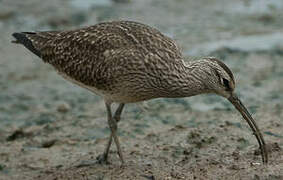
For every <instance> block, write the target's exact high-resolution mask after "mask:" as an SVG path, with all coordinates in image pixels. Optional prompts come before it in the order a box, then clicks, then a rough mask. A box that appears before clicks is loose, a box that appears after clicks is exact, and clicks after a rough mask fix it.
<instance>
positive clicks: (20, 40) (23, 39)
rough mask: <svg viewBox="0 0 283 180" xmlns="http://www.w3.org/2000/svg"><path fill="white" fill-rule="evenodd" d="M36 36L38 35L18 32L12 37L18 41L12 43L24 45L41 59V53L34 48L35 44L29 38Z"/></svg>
mask: <svg viewBox="0 0 283 180" xmlns="http://www.w3.org/2000/svg"><path fill="white" fill-rule="evenodd" d="M34 35H36V33H35V32H19V33H17V32H16V33H13V34H12V36H13V37H14V38H15V39H16V40H14V41H12V43H16V44H22V45H24V46H25V47H26V48H27V49H29V50H30V51H31V52H33V53H34V54H36V55H37V56H38V57H41V53H40V51H39V50H38V49H36V48H35V47H34V45H33V42H32V40H31V39H30V37H29V36H34Z"/></svg>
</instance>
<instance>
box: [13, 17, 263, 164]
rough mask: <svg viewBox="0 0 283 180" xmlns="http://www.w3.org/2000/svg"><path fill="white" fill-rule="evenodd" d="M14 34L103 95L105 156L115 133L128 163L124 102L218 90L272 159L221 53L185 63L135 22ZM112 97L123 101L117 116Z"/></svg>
mask: <svg viewBox="0 0 283 180" xmlns="http://www.w3.org/2000/svg"><path fill="white" fill-rule="evenodd" d="M13 36H14V37H15V38H16V41H14V42H15V43H20V44H23V45H24V46H26V47H27V48H28V49H29V50H30V51H32V52H33V53H35V54H36V55H37V56H39V57H40V58H42V59H43V61H44V62H46V63H49V64H51V65H53V67H54V68H55V69H56V70H57V71H58V72H59V74H61V75H62V76H63V77H65V78H66V79H68V80H70V81H72V82H74V83H76V84H78V85H80V86H82V87H84V88H87V89H89V90H90V91H92V92H94V93H96V94H98V95H100V96H102V97H103V98H104V100H105V104H106V108H107V114H108V123H109V127H110V129H111V135H110V138H109V142H108V144H107V146H106V149H105V152H104V155H103V156H102V158H101V160H105V161H106V160H107V155H108V152H109V148H110V146H111V143H112V137H113V138H114V140H115V143H116V146H117V149H118V154H119V156H120V159H121V161H122V163H123V162H124V160H123V156H122V152H121V149H120V145H119V140H118V137H117V135H116V130H117V122H119V120H120V116H121V113H122V110H123V108H124V104H125V103H131V102H139V101H144V100H149V99H153V98H160V97H165V98H175V97H189V96H194V95H197V94H202V93H216V94H218V95H220V96H223V97H225V98H227V99H228V100H229V101H230V102H231V103H233V104H234V106H235V107H236V108H237V109H238V110H239V111H240V112H241V114H242V115H243V117H244V118H245V119H246V120H247V122H248V123H249V125H250V126H251V128H252V130H253V132H254V134H255V135H256V138H257V140H258V142H259V145H260V148H261V151H262V158H263V162H264V163H267V161H268V157H267V152H266V149H265V142H264V140H263V137H262V135H261V133H260V131H259V130H258V128H257V126H256V123H255V122H254V120H253V119H252V117H251V116H250V114H249V113H248V111H247V110H246V109H245V107H244V106H243V105H242V103H241V101H240V100H239V99H238V98H237V96H236V95H235V94H234V92H233V91H234V88H235V80H234V77H233V74H232V72H231V71H230V69H229V68H228V67H227V66H226V65H225V64H224V63H222V62H221V61H219V60H217V59H216V58H209V57H207V58H202V59H200V60H197V61H191V62H185V61H184V60H183V56H182V54H181V52H180V50H179V48H178V47H177V45H176V44H175V42H174V41H173V40H172V39H170V38H169V37H167V36H165V35H163V34H161V33H160V32H159V31H158V30H156V29H154V28H152V27H149V26H147V25H144V24H141V23H137V22H131V21H113V22H105V23H100V24H97V25H94V26H90V27H86V28H82V29H78V30H70V31H49V32H22V33H14V34H13ZM113 102H115V103H120V105H119V107H118V109H117V110H116V112H115V114H114V116H112V113H111V104H112V103H113Z"/></svg>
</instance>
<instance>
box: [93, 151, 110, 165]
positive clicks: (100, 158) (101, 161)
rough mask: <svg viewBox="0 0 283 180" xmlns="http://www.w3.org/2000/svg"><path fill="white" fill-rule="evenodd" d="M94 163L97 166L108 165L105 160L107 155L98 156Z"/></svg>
mask: <svg viewBox="0 0 283 180" xmlns="http://www.w3.org/2000/svg"><path fill="white" fill-rule="evenodd" d="M96 160H97V161H96V162H97V163H98V164H110V163H109V161H108V158H107V155H105V154H104V153H103V154H100V155H98V156H97V157H96Z"/></svg>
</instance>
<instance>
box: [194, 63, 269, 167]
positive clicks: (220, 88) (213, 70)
mask: <svg viewBox="0 0 283 180" xmlns="http://www.w3.org/2000/svg"><path fill="white" fill-rule="evenodd" d="M200 62H201V63H204V64H203V65H202V67H199V69H200V70H201V71H202V74H206V75H204V76H205V77H204V78H205V81H204V82H203V83H204V86H205V87H206V89H208V92H213V93H216V94H218V95H220V96H223V97H225V98H226V99H228V100H229V101H230V102H231V103H232V104H233V105H234V106H235V108H236V109H237V110H238V111H239V112H240V113H241V114H242V116H243V118H244V119H245V120H246V121H247V123H248V124H249V126H250V127H251V129H252V131H253V133H254V135H255V136H256V138H257V141H258V143H259V146H260V148H261V152H262V160H263V163H267V161H268V157H267V151H266V148H265V142H264V139H263V137H262V134H261V133H260V130H259V129H258V127H257V125H256V122H255V121H254V119H253V118H252V116H251V115H250V113H249V112H248V110H247V109H246V108H245V106H244V105H243V104H242V102H241V101H240V99H239V98H238V96H237V95H236V93H235V92H234V89H235V79H234V76H233V73H232V71H231V70H230V69H229V68H228V67H227V66H226V65H225V64H224V63H223V62H221V61H220V60H218V59H216V58H204V59H203V60H201V61H200Z"/></svg>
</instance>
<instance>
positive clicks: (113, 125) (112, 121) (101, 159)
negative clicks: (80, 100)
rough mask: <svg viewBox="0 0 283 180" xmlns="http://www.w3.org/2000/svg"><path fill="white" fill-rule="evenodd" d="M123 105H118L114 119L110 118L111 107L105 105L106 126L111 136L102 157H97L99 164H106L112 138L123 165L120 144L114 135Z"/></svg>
mask: <svg viewBox="0 0 283 180" xmlns="http://www.w3.org/2000/svg"><path fill="white" fill-rule="evenodd" d="M124 106H125V104H124V103H121V104H119V107H118V108H117V110H116V112H115V114H114V117H112V113H111V107H110V105H109V104H107V103H106V109H107V116H108V124H109V127H110V130H111V134H110V137H109V140H108V143H107V145H106V148H105V151H104V153H103V157H99V162H100V163H102V162H106V161H107V158H108V153H109V150H110V147H111V144H112V137H113V138H114V141H115V144H116V146H117V150H118V155H119V157H120V159H121V161H122V163H124V159H123V155H122V151H121V148H120V143H119V139H118V136H117V135H116V132H117V123H118V122H119V121H120V119H121V114H122V111H123V108H124Z"/></svg>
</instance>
